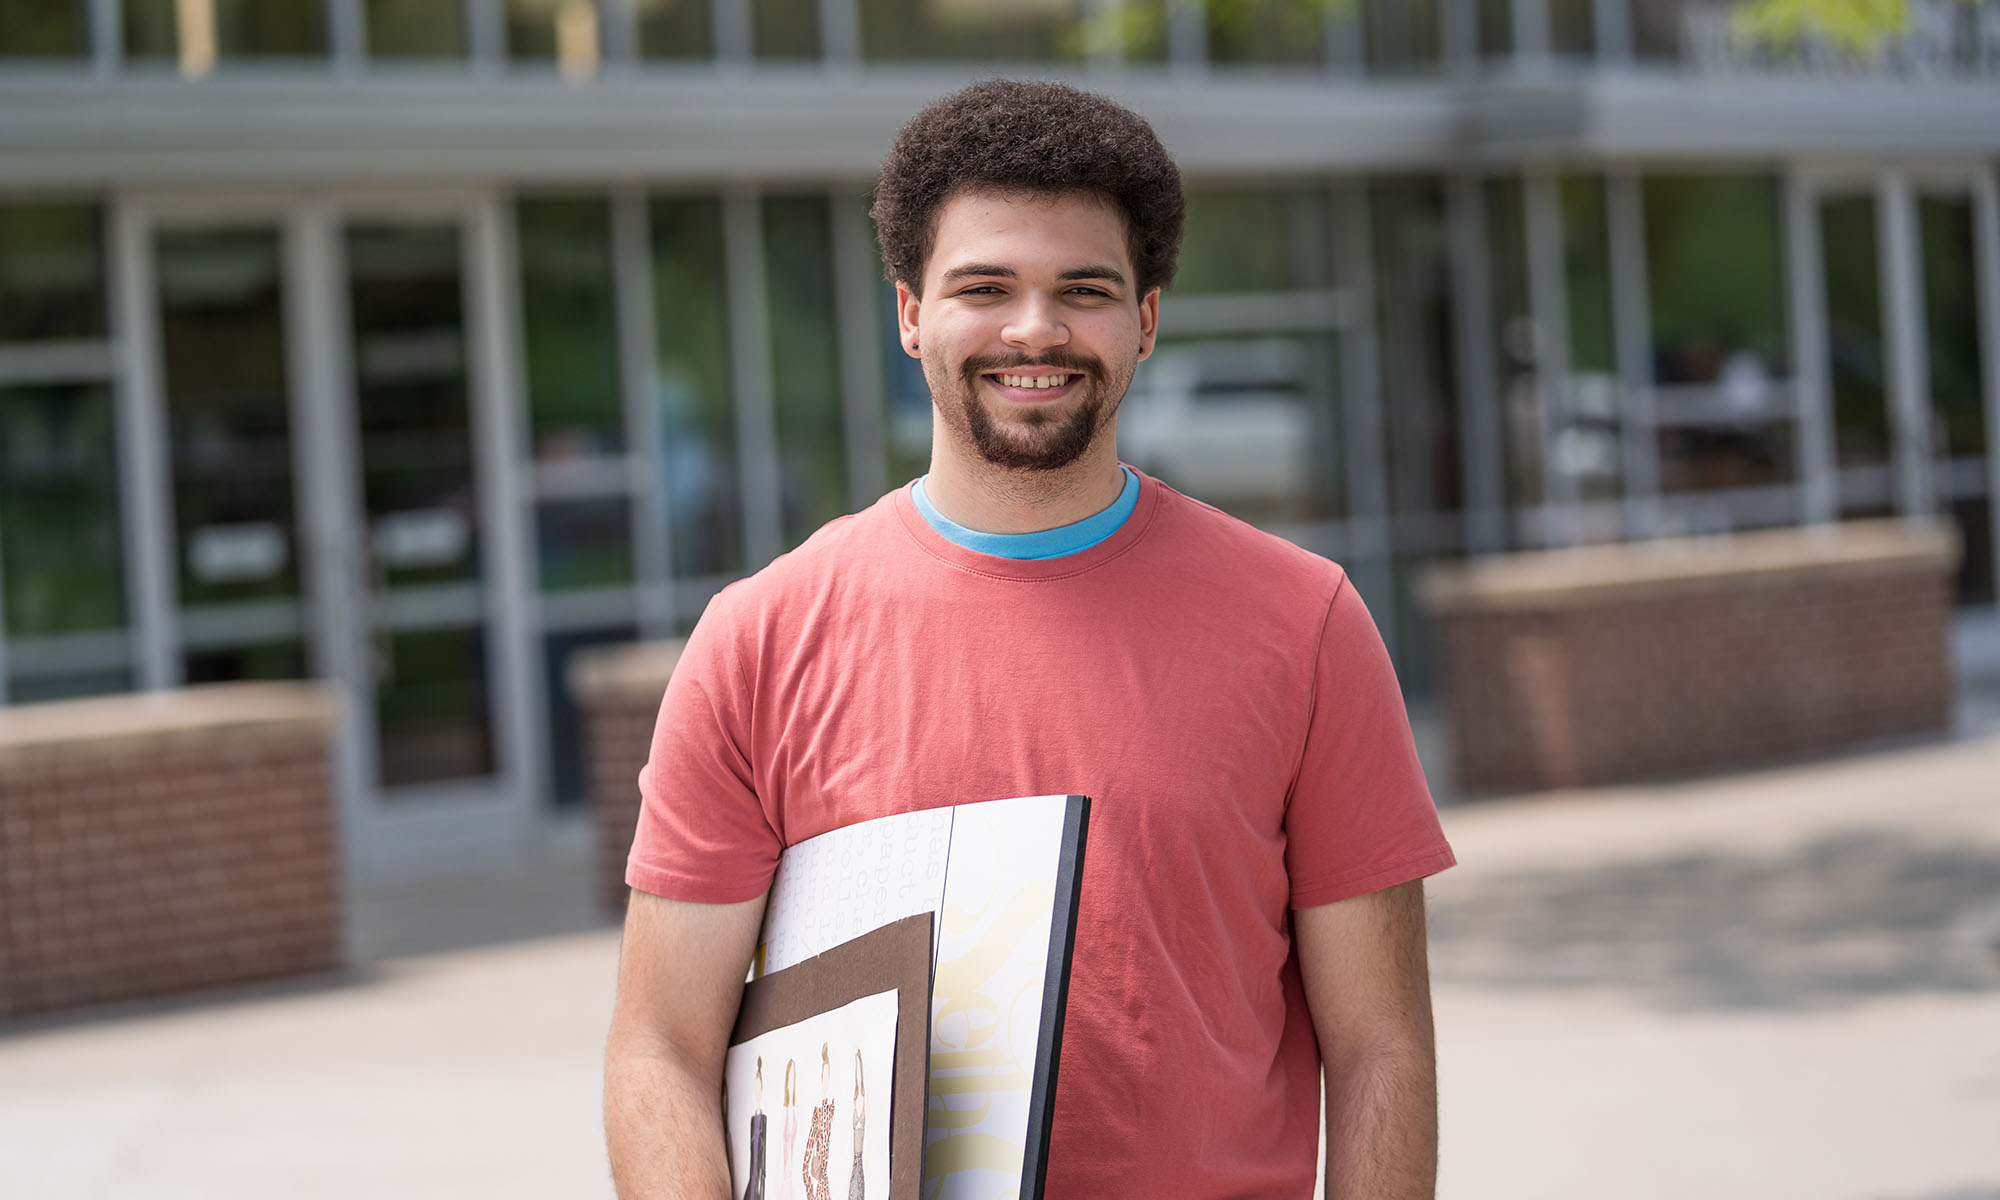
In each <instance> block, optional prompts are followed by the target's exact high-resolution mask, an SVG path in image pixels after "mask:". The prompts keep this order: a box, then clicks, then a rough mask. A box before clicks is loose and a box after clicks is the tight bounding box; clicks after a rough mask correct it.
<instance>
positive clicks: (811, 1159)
mask: <svg viewBox="0 0 2000 1200" xmlns="http://www.w3.org/2000/svg"><path fill="white" fill-rule="evenodd" d="M831 1063H832V1060H831V1059H830V1058H829V1057H828V1055H827V1048H826V1043H825V1042H821V1043H820V1045H819V1096H820V1100H819V1104H818V1106H816V1107H815V1108H814V1109H813V1119H812V1128H811V1129H810V1130H808V1131H807V1133H806V1161H805V1163H804V1164H803V1166H802V1167H801V1168H800V1173H801V1174H802V1175H804V1176H805V1181H806V1200H833V1189H832V1186H831V1185H830V1184H829V1183H828V1181H827V1177H826V1160H827V1157H828V1153H829V1151H830V1150H831V1149H832V1146H833V1097H832V1096H829V1095H827V1092H828V1090H829V1089H828V1087H827V1081H828V1076H829V1075H830V1074H831V1070H830V1067H831Z"/></svg>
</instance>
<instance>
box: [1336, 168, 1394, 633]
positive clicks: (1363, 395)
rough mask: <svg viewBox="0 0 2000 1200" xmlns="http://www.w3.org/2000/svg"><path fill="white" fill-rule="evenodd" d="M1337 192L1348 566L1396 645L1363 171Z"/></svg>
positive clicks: (1370, 225) (1339, 184)
mask: <svg viewBox="0 0 2000 1200" xmlns="http://www.w3.org/2000/svg"><path fill="white" fill-rule="evenodd" d="M1332 192H1333V204H1332V210H1333V211H1332V216H1333V238H1332V241H1333V268H1334V280H1335V283H1336V285H1337V286H1338V287H1339V288H1340V290H1341V292H1342V293H1343V294H1345V295H1346V296H1347V297H1348V298H1349V299H1348V303H1349V305H1350V306H1351V307H1350V312H1349V319H1348V320H1347V321H1346V322H1345V323H1344V324H1343V325H1342V326H1341V329H1340V333H1339V335H1338V337H1339V345H1340V388H1341V416H1342V424H1343V426H1344V428H1343V430H1342V432H1343V434H1344V435H1345V440H1346V443H1347V462H1346V464H1345V466H1346V468H1347V531H1348V535H1349V545H1350V552H1351V555H1352V559H1351V561H1349V562H1348V564H1347V565H1348V567H1349V569H1350V571H1352V572H1353V573H1354V574H1355V575H1357V576H1358V577H1359V578H1360V579H1361V581H1362V585H1363V586H1364V587H1365V588H1366V589H1367V590H1368V591H1370V592H1372V593H1374V594H1376V595H1380V596H1383V597H1384V599H1385V602H1377V603H1376V604H1375V605H1374V606H1373V607H1371V608H1370V609H1369V613H1370V614H1371V615H1372V616H1373V617H1374V618H1375V624H1376V626H1377V628H1379V629H1380V630H1381V633H1382V640H1383V642H1384V643H1385V644H1386V645H1388V646H1389V647H1391V648H1392V649H1393V648H1394V647H1395V646H1396V644H1397V642H1396V627H1397V623H1398V622H1397V612H1396V605H1395V603H1394V601H1393V599H1392V598H1390V596H1389V592H1388V591H1387V590H1385V589H1386V588H1387V587H1388V586H1389V585H1390V581H1391V580H1392V579H1393V573H1394V557H1395V552H1396V543H1395V538H1394V536H1393V533H1392V531H1391V529H1390V503H1389V476H1388V469H1387V463H1388V455H1389V449H1390V447H1389V430H1388V421H1387V416H1386V413H1385V412H1384V408H1383V402H1382V360H1381V344H1380V342H1379V340H1378V338H1377V329H1376V323H1375V308H1376V305H1375V260H1374V257H1373V255H1374V243H1375V235H1374V215H1373V212H1372V201H1371V200H1370V198H1369V195H1368V181H1367V179H1366V178H1365V177H1361V176H1356V177H1352V178H1346V179H1336V180H1334V181H1333V183H1332Z"/></svg>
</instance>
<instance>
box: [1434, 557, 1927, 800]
mask: <svg viewBox="0 0 2000 1200" xmlns="http://www.w3.org/2000/svg"><path fill="white" fill-rule="evenodd" d="M1956 557H1957V543H1956V540H1955V535H1954V534H1953V533H1952V532H1951V531H1950V529H1949V528H1947V527H1943V526H1938V525H1928V524H1926V525H1913V524H1909V523H1905V522H1900V521H1868V522H1856V523H1852V524H1848V525H1844V526H1824V527H1816V528H1799V529H1786V530H1772V531H1764V532H1758V533H1751V534H1743V535H1738V536H1736V537H1732V538H1726V539H1673V540H1664V541H1657V542H1644V543H1631V544H1623V545H1610V546H1592V547H1586V548H1580V549H1575V550H1564V551H1556V552H1550V553H1542V554H1521V555H1507V556H1502V557H1498V558H1493V559H1487V560H1483V561H1481V562H1478V563H1475V564H1472V565H1470V566H1467V567H1461V568H1454V569H1448V570H1441V571H1439V572H1436V573H1434V574H1433V576H1432V577H1431V578H1430V579H1429V580H1428V581H1427V598H1428V600H1429V602H1430V604H1431V606H1432V608H1433V610H1434V612H1435V614H1436V617H1437V623H1438V629H1439V642H1440V645H1439V659H1440V662H1441V663H1442V672H1443V683H1444V691H1445V695H1446V700H1447V704H1448V707H1449V713H1450V717H1451V727H1452V735H1453V738H1454V740H1455V749H1456V755H1457V770H1458V779H1459V784H1460V786H1461V787H1462V788H1463V789H1465V790H1466V791H1469V792H1492V791H1509V790H1529V789H1541V788H1554V787H1569V786H1578V785H1588V784H1601V783H1612V782H1618V781H1624V780H1632V779H1640V778H1653V777H1661V776H1672V775H1686V774H1697V773H1701V772H1706V771H1714V770H1720V769H1726V768H1736V767H1745V766H1751V765H1755V764H1760V763H1769V762H1776V761H1781V760H1786V759H1796V758H1799V757H1802V756H1807V755H1812V754H1817V753H1824V752H1827V751H1831V750H1835V749H1838V748H1840V747H1843V746H1847V745H1851V744H1853V743H1856V742H1860V741H1864V740H1868V739H1873V738H1881V737H1887V736H1893V735H1902V734H1914V733H1922V732H1927V731H1936V730H1942V729H1945V728H1947V727H1948V726H1949V724H1950V719H1951V696H1952V681H1951V664H1950V649H1949V634H1950V621H1951V573H1952V569H1953V566H1954V563H1955V561H1956Z"/></svg>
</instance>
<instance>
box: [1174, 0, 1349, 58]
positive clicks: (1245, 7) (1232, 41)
mask: <svg viewBox="0 0 2000 1200" xmlns="http://www.w3.org/2000/svg"><path fill="white" fill-rule="evenodd" d="M1344 7H1345V6H1344V5H1338V4H1327V3H1324V2H1323V0H1317V2H1316V0H1303V2H1302V0H1241V2H1237V3H1224V4H1210V5H1208V6H1207V22H1208V58H1209V61H1210V62H1213V63H1216V64H1219V65H1223V64H1243V65H1246V66H1278V65H1287V64H1290V65H1297V66H1318V65H1320V64H1322V63H1324V62H1325V61H1326V22H1327V18H1328V17H1329V16H1330V15H1332V14H1333V13H1334V12H1338V11H1340V10H1341V9H1342V8H1344Z"/></svg>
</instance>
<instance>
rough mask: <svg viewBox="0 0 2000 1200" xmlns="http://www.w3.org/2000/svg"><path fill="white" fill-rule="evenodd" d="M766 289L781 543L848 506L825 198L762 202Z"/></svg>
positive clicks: (791, 543) (802, 535) (809, 530)
mask: <svg viewBox="0 0 2000 1200" xmlns="http://www.w3.org/2000/svg"><path fill="white" fill-rule="evenodd" d="M764 263H765V269H766V272H767V274H768V276H769V281H768V283H767V285H766V288H765V294H766V295H767V296H769V297H770V306H771V381H772V387H773V400H774V402H775V406H776V409H777V417H778V486H779V488H780V492H779V513H780V517H781V522H782V527H783V530H784V539H785V544H786V545H787V546H796V545H798V544H799V543H800V542H802V541H804V540H805V539H806V538H807V537H808V536H810V535H811V534H812V532H813V530H815V529H818V528H819V527H820V526H821V525H824V524H826V523H827V522H828V521H831V520H832V519H833V518H835V517H838V516H840V515H842V514H843V513H846V512H848V511H849V509H850V508H851V507H852V506H851V505H850V504H849V502H848V481H847V433H846V421H845V419H844V416H843V411H842V405H841V389H840V346H839V344H838V343H837V342H836V341H835V329H836V328H837V326H836V323H835V320H834V315H833V306H834V292H833V227H832V222H831V215H830V213H829V211H828V204H827V200H826V197H824V196H773V197H770V198H767V199H766V200H765V201H764Z"/></svg>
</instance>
